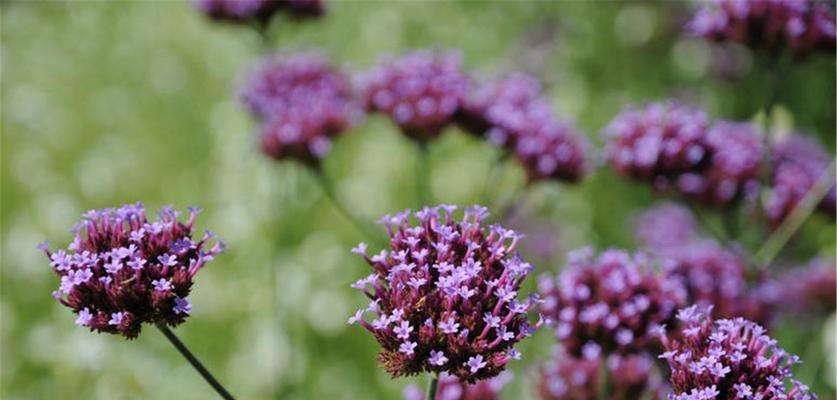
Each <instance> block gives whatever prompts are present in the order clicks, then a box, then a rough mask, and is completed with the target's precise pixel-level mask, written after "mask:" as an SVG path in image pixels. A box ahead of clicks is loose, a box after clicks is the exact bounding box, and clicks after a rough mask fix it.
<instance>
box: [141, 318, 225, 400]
mask: <svg viewBox="0 0 837 400" xmlns="http://www.w3.org/2000/svg"><path fill="white" fill-rule="evenodd" d="M157 329H159V330H160V332H163V335H165V336H166V339H168V340H169V342H171V344H172V345H174V347H175V348H176V349H177V351H179V352H180V354H181V355H183V357H184V358H186V361H189V364H191V365H192V367H194V368H195V370H197V371H198V373H199V374H201V376H202V377H203V379H204V380H206V382H207V383H209V386H212V388H213V389H215V391H216V392H217V393H218V395H219V396H221V398H222V399H225V400H234V398H233V397H232V395H231V394H230V392H228V391H227V389H225V388H224V386H223V385H221V383H220V382H218V380H217V379H215V377H214V376H212V374H211V373H209V371H208V370H207V369H206V367H204V366H203V364H201V362H200V361H198V359H197V358H196V357H195V356H194V354H192V352H191V351H189V349H188V348H187V347H186V345H185V344H183V342H181V341H180V339H178V338H177V335H175V334H174V332H172V331H171V329H169V328H168V327H167V326H165V325H163V324H157Z"/></svg>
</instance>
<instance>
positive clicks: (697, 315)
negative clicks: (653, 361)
mask: <svg viewBox="0 0 837 400" xmlns="http://www.w3.org/2000/svg"><path fill="white" fill-rule="evenodd" d="M686 316H688V317H686ZM679 317H683V318H680V319H681V324H682V327H681V329H680V332H673V333H672V334H670V335H664V336H663V338H662V339H663V346H664V347H665V350H666V353H665V357H663V358H665V360H666V361H667V363H668V366H669V368H671V385H672V387H673V389H674V393H673V395H671V396H670V397H669V398H671V399H674V400H691V399H697V398H730V399H732V398H736V395H737V394H739V393H741V392H749V393H752V396H753V398H770V399H773V398H783V399H790V400H800V399H815V398H816V397H815V396H813V395H812V394H810V393H809V392H808V389H807V387H805V386H804V385H802V384H801V383H799V382H797V381H794V380H793V376H792V375H791V372H790V368H791V366H792V365H793V364H796V363H798V362H799V361H798V358H797V357H794V356H790V355H789V354H788V353H787V352H785V351H784V350H783V349H782V348H780V347H779V346H778V344H777V343H776V341H775V340H773V339H772V338H770V337H769V336H767V335H765V329H764V328H762V327H761V326H759V325H758V324H756V323H754V322H750V321H747V320H745V319H743V318H736V319H732V320H730V319H720V320H713V319H712V318H711V317H709V311H708V310H706V309H701V308H699V307H698V306H691V307H690V308H689V309H687V312H685V313H683V315H681V316H679ZM686 331H690V332H691V333H690V334H685V332H686ZM684 334H685V336H683V335H684ZM786 380H791V382H792V383H793V384H792V385H791V386H790V388H789V389H788V388H786V385H785V384H784V382H785V381H786ZM710 395H711V396H710ZM707 396H709V397H707Z"/></svg>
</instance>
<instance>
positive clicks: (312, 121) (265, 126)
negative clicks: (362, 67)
mask: <svg viewBox="0 0 837 400" xmlns="http://www.w3.org/2000/svg"><path fill="white" fill-rule="evenodd" d="M241 98H242V102H243V103H244V105H245V106H246V107H247V108H248V109H249V110H250V112H251V113H253V115H254V116H256V118H258V119H259V120H260V121H261V128H260V129H261V143H262V150H263V151H264V152H265V153H266V154H267V155H269V156H270V157H273V158H274V159H277V160H281V159H285V158H291V159H296V160H299V161H302V162H305V163H309V164H315V163H317V162H318V161H319V160H320V159H321V158H322V157H323V156H324V155H325V154H326V153H327V152H328V151H329V150H330V148H331V139H330V138H331V137H333V136H335V135H337V134H340V133H342V132H343V131H345V130H347V129H349V128H350V127H351V126H353V125H354V124H355V123H356V122H357V121H358V120H359V119H360V118H361V116H362V110H361V109H360V107H359V106H358V105H357V104H356V103H355V102H354V101H353V99H352V93H351V88H350V85H349V83H348V82H347V81H346V79H345V77H344V76H343V75H342V74H341V73H340V72H338V71H337V70H336V69H334V68H333V67H332V66H331V65H330V63H329V61H328V59H327V58H325V57H324V56H322V55H319V54H314V53H304V54H298V55H293V56H275V57H273V58H271V59H269V60H267V61H265V62H264V63H263V64H262V65H260V66H259V67H257V68H256V69H255V71H254V73H253V74H252V75H251V77H250V79H249V81H248V82H247V85H246V86H245V88H244V89H243V90H242V93H241Z"/></svg>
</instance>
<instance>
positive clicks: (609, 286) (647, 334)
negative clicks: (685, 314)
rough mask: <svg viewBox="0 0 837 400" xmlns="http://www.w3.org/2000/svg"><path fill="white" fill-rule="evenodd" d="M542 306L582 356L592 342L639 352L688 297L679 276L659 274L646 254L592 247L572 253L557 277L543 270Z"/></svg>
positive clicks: (569, 347) (613, 350)
mask: <svg viewBox="0 0 837 400" xmlns="http://www.w3.org/2000/svg"><path fill="white" fill-rule="evenodd" d="M539 290H540V292H541V294H542V295H543V297H544V303H543V306H542V307H541V309H542V310H543V312H544V314H545V315H547V316H548V317H549V318H550V320H552V321H554V323H555V328H556V333H557V336H558V339H559V340H560V341H561V342H562V344H563V345H564V348H565V349H566V350H567V352H568V353H569V354H570V355H572V356H574V357H580V356H582V354H583V351H584V348H585V346H587V345H596V346H598V347H600V348H601V349H602V350H603V351H604V352H605V353H606V354H610V353H622V354H626V353H635V352H640V351H643V350H647V349H649V348H653V347H654V345H655V344H656V340H655V339H656V336H657V335H656V333H658V332H657V331H658V330H659V329H660V327H661V326H662V325H664V324H666V323H668V322H669V321H670V320H671V319H672V318H673V316H674V311H675V310H676V309H677V308H678V307H680V306H681V305H682V304H683V302H684V301H685V299H686V293H685V290H684V289H683V287H682V286H681V285H680V284H679V283H678V282H677V281H675V280H672V279H668V278H665V277H661V276H659V275H657V274H656V273H655V272H654V271H653V270H651V268H650V261H649V260H648V259H647V258H646V257H644V256H643V255H641V254H636V255H631V254H629V253H628V252H626V251H623V250H608V251H605V252H603V253H602V254H601V255H599V256H598V257H596V258H594V257H593V251H592V250H591V249H589V248H587V249H582V250H576V251H574V252H572V253H571V254H570V255H569V262H568V265H567V267H566V268H565V269H564V270H563V271H562V272H561V274H560V275H559V276H558V277H557V278H552V277H550V276H548V275H542V276H541V279H540V281H539Z"/></svg>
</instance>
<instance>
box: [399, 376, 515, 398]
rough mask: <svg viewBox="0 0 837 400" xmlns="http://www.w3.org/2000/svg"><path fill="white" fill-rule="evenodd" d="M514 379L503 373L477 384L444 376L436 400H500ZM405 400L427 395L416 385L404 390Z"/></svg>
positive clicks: (441, 377) (440, 379)
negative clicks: (504, 388)
mask: <svg viewBox="0 0 837 400" xmlns="http://www.w3.org/2000/svg"><path fill="white" fill-rule="evenodd" d="M511 379H512V373H511V372H509V371H503V372H501V373H500V375H497V376H495V377H493V378H491V379H485V380H481V381H478V382H476V383H468V382H463V381H461V380H459V378H457V377H455V376H451V375H448V374H442V375H440V376H439V386H438V388H437V390H436V400H498V399H499V398H500V390H502V389H503V386H506V384H507V383H509V381H511ZM403 397H404V400H425V398H426V397H425V393H424V391H423V390H422V389H420V388H419V387H418V386H416V385H410V386H408V387H407V388H406V389H404V393H403Z"/></svg>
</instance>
